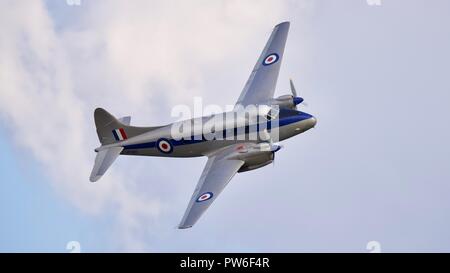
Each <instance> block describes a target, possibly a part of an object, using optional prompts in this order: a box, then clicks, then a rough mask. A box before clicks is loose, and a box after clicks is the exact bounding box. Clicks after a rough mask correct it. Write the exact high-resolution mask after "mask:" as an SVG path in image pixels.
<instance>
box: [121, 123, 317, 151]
mask: <svg viewBox="0 0 450 273" xmlns="http://www.w3.org/2000/svg"><path fill="white" fill-rule="evenodd" d="M309 118H311V115H308V114H305V115H295V116H289V117H285V118H280V119H279V121H278V122H279V124H278V127H282V126H286V125H289V124H292V123H295V122H299V121H302V120H306V119H309ZM266 126H267V127H265V128H262V127H263V126H260V125H259V124H255V125H252V126H250V127H249V126H245V127H239V128H234V129H228V130H224V131H221V132H222V134H221V133H220V132H216V133H215V134H216V135H217V133H219V136H220V135H221V136H222V139H220V138H216V139H215V140H226V138H227V137H229V136H230V135H232V136H236V135H237V134H236V133H237V132H240V133H244V132H245V134H248V133H249V132H250V133H255V132H259V131H260V129H261V130H264V129H266V128H267V129H268V130H270V129H272V128H271V126H272V124H271V122H270V121H269V122H267V125H266ZM250 128H252V129H250ZM255 129H256V130H255ZM226 131H231V132H232V133H231V134H230V133H228V134H227V135H224V132H226ZM233 133H234V134H233ZM169 141H170V143H171V144H172V145H173V146H179V145H188V144H195V143H200V142H204V141H207V139H206V138H205V136H204V135H202V136H200V135H196V136H191V137H190V138H183V139H181V140H174V139H170V140H169ZM155 147H156V141H150V142H145V143H139V144H131V145H126V146H124V149H126V150H128V149H150V148H155Z"/></svg>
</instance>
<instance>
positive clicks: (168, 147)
mask: <svg viewBox="0 0 450 273" xmlns="http://www.w3.org/2000/svg"><path fill="white" fill-rule="evenodd" d="M156 148H158V150H159V151H160V152H162V153H165V154H168V153H171V152H172V150H173V147H172V144H171V143H170V141H169V140H168V139H165V138H161V139H159V140H158V141H157V142H156Z"/></svg>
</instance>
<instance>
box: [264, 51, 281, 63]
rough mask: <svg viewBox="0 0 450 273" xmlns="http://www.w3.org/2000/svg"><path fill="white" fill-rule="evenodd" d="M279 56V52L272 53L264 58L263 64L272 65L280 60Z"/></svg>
mask: <svg viewBox="0 0 450 273" xmlns="http://www.w3.org/2000/svg"><path fill="white" fill-rule="evenodd" d="M278 59H279V56H278V54H277V53H271V54H269V55H267V56H266V57H265V58H264V61H263V65H271V64H274V63H276V62H277V61H278Z"/></svg>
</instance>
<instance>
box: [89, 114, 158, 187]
mask: <svg viewBox="0 0 450 273" xmlns="http://www.w3.org/2000/svg"><path fill="white" fill-rule="evenodd" d="M130 119H131V118H130V117H123V118H120V119H116V118H115V117H114V116H113V115H111V114H110V113H108V112H107V111H106V110H104V109H102V108H97V109H95V112H94V120H95V127H97V135H98V139H99V140H100V143H101V144H102V146H104V145H108V144H113V143H116V142H120V141H123V140H126V139H128V138H130V137H133V136H137V135H140V134H143V133H146V132H149V131H151V130H154V129H157V128H160V127H136V126H130ZM114 146H115V145H114ZM122 150H123V147H120V146H116V147H110V148H107V149H104V148H103V149H100V150H99V151H98V153H97V156H96V157H95V163H94V168H93V169H92V173H91V177H90V180H91V181H92V182H95V181H97V180H98V179H100V177H102V175H103V174H104V173H105V172H106V170H108V168H109V167H110V166H111V164H112V163H113V162H114V160H116V158H117V157H118V156H119V155H120V153H121V152H122Z"/></svg>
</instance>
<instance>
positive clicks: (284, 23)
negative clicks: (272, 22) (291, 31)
mask: <svg viewBox="0 0 450 273" xmlns="http://www.w3.org/2000/svg"><path fill="white" fill-rule="evenodd" d="M290 24H291V22H289V21H284V22H281V23H279V24H278V25H276V26H275V27H281V26H283V25H286V26H289V25H290Z"/></svg>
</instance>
